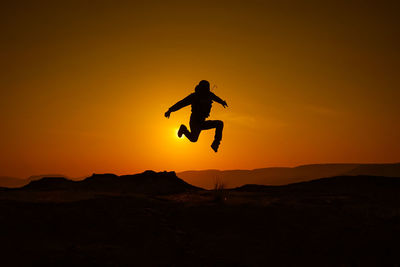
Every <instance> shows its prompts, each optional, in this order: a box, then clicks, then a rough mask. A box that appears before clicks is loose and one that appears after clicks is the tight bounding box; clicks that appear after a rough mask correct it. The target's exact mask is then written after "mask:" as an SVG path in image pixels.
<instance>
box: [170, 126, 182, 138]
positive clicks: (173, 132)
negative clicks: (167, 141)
mask: <svg viewBox="0 0 400 267" xmlns="http://www.w3.org/2000/svg"><path fill="white" fill-rule="evenodd" d="M178 131H179V127H175V128H174V129H173V131H172V134H173V136H174V137H175V138H176V139H179V140H180V139H182V137H181V138H179V137H178Z"/></svg>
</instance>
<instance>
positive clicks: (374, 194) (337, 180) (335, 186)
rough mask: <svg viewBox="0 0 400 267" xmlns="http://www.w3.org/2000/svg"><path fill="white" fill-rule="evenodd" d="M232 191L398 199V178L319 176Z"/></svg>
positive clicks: (399, 187) (248, 186)
mask: <svg viewBox="0 0 400 267" xmlns="http://www.w3.org/2000/svg"><path fill="white" fill-rule="evenodd" d="M232 191H238V192H258V193H279V194H281V193H282V194H285V195H287V196H291V195H293V194H296V195H298V194H302V195H308V196H315V195H325V196H328V195H351V196H353V197H354V196H358V197H365V198H366V199H367V198H368V199H369V198H379V199H388V198H392V199H393V198H394V199H396V201H397V202H398V201H400V194H399V192H400V178H396V177H382V176H366V175H359V176H337V177H330V178H321V179H316V180H312V181H307V182H300V183H294V184H289V185H282V186H266V185H255V184H248V185H244V186H241V187H238V188H235V189H232Z"/></svg>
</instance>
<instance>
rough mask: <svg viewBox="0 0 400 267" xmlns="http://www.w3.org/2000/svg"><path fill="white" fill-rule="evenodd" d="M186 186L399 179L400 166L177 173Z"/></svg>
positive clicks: (300, 167)
mask: <svg viewBox="0 0 400 267" xmlns="http://www.w3.org/2000/svg"><path fill="white" fill-rule="evenodd" d="M177 175H178V176H179V177H181V178H182V179H184V180H185V181H187V182H188V183H190V184H192V185H195V186H199V187H202V188H206V189H211V188H213V186H214V184H215V181H216V179H218V180H219V181H222V182H223V183H224V184H225V185H226V187H228V188H234V187H239V186H242V185H245V184H258V185H286V184H291V183H297V182H303V181H310V180H315V179H318V178H325V177H333V176H357V175H371V176H385V177H400V163H388V164H347V163H344V164H340V163H339V164H336V163H333V164H309V165H301V166H297V167H271V168H261V169H254V170H225V171H220V170H200V171H184V172H179V173H177Z"/></svg>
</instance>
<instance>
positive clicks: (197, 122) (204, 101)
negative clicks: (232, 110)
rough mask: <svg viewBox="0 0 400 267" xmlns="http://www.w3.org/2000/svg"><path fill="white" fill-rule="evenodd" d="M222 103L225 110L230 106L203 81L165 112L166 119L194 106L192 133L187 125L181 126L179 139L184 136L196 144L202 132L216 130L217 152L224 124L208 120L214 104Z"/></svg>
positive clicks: (214, 145) (213, 144)
mask: <svg viewBox="0 0 400 267" xmlns="http://www.w3.org/2000/svg"><path fill="white" fill-rule="evenodd" d="M213 101H215V102H218V103H220V104H221V105H222V106H223V107H224V108H225V107H227V106H228V105H227V104H226V102H225V101H223V100H222V99H221V98H219V97H218V96H216V95H215V94H214V93H212V92H211V91H210V83H209V82H208V81H205V80H202V81H200V82H199V84H198V85H197V86H196V88H195V92H194V93H192V94H190V95H188V96H187V97H185V98H184V99H182V100H181V101H179V102H178V103H176V104H175V105H173V106H172V107H170V108H169V109H168V111H167V112H165V117H167V118H169V116H170V115H171V112H174V111H178V110H180V109H181V108H183V107H186V106H188V105H192V115H191V116H190V122H189V125H190V132H189V130H188V129H187V128H186V126H185V125H183V124H182V125H181V127H180V128H179V131H178V136H179V138H180V137H181V136H182V134H184V135H185V136H186V137H187V138H188V139H189V140H190V141H191V142H196V141H197V139H198V138H199V135H200V132H201V131H202V130H209V129H213V128H215V136H214V141H213V143H212V144H211V148H212V149H213V150H214V151H215V152H217V151H218V147H219V144H220V142H221V139H222V129H223V128H224V123H223V122H222V121H220V120H206V118H208V116H210V111H211V105H212V102H213Z"/></svg>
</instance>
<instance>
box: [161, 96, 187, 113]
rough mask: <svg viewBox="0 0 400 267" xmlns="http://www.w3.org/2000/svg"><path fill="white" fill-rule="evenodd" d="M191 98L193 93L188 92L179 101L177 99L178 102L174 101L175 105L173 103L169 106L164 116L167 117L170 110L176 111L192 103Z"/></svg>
mask: <svg viewBox="0 0 400 267" xmlns="http://www.w3.org/2000/svg"><path fill="white" fill-rule="evenodd" d="M192 98H193V94H190V95H188V96H187V97H185V98H184V99H182V100H181V101H179V102H178V103H176V104H175V105H173V106H172V107H170V108H169V109H168V111H167V112H165V117H166V118H169V116H170V115H171V112H174V111H178V110H180V109H181V108H184V107H186V106H189V105H190V104H192Z"/></svg>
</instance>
